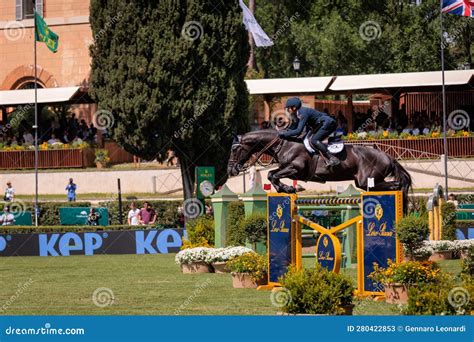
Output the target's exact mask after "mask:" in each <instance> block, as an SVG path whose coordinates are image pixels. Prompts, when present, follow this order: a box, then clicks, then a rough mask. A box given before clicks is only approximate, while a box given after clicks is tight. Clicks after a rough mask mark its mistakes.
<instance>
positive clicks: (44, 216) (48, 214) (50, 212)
mask: <svg viewBox="0 0 474 342" xmlns="http://www.w3.org/2000/svg"><path fill="white" fill-rule="evenodd" d="M18 203H21V206H22V209H24V210H25V211H29V212H31V215H33V223H34V220H35V219H34V213H35V204H34V203H33V202H18ZM38 206H39V208H40V216H39V223H40V224H41V225H42V226H59V225H60V224H61V223H60V222H59V208H60V207H90V206H91V203H90V202H39V203H38ZM16 209H18V207H16ZM2 210H3V208H2Z"/></svg>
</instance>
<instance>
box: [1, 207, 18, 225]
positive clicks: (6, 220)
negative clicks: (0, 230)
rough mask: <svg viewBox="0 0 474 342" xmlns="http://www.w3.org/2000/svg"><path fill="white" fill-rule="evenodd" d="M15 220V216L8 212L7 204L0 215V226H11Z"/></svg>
mask: <svg viewBox="0 0 474 342" xmlns="http://www.w3.org/2000/svg"><path fill="white" fill-rule="evenodd" d="M13 222H15V216H14V215H13V214H12V213H11V212H10V207H9V206H8V205H6V206H5V208H4V209H3V214H2V215H1V216H0V224H2V226H11V225H12V224H13Z"/></svg>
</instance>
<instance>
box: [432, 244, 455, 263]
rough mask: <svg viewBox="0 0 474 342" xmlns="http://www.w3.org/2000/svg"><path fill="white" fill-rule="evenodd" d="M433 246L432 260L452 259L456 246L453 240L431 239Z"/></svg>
mask: <svg viewBox="0 0 474 342" xmlns="http://www.w3.org/2000/svg"><path fill="white" fill-rule="evenodd" d="M430 245H431V248H433V255H431V256H430V261H440V260H451V259H452V258H453V252H454V251H455V249H456V246H455V244H454V242H453V241H449V240H439V241H430Z"/></svg>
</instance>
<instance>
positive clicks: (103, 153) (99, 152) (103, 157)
mask: <svg viewBox="0 0 474 342" xmlns="http://www.w3.org/2000/svg"><path fill="white" fill-rule="evenodd" d="M94 161H95V165H96V166H97V168H98V169H102V168H104V167H107V165H108V164H109V162H110V157H109V151H108V150H106V149H102V148H98V149H96V150H95V160H94Z"/></svg>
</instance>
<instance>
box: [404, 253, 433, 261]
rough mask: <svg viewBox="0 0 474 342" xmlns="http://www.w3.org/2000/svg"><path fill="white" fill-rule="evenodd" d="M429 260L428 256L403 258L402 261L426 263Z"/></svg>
mask: <svg viewBox="0 0 474 342" xmlns="http://www.w3.org/2000/svg"><path fill="white" fill-rule="evenodd" d="M429 259H430V256H429V255H414V256H413V257H408V256H406V255H404V256H403V261H420V262H422V261H428V260H429Z"/></svg>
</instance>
